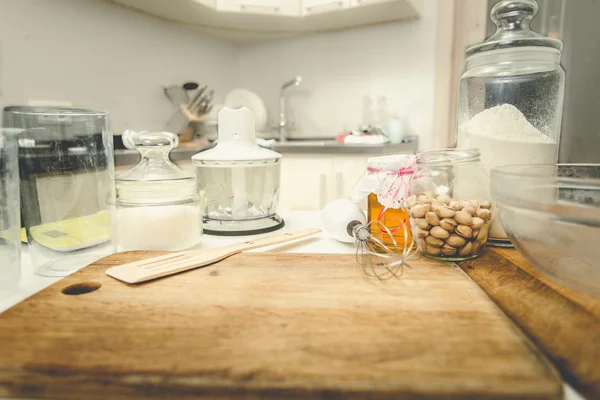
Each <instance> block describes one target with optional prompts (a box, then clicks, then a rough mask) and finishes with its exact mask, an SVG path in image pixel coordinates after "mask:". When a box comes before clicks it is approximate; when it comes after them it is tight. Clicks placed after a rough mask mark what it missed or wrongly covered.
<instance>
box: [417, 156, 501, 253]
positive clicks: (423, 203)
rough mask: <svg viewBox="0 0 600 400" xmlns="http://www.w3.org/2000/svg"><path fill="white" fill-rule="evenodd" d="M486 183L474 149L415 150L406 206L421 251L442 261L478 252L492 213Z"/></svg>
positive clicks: (481, 247)
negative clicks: (415, 160)
mask: <svg viewBox="0 0 600 400" xmlns="http://www.w3.org/2000/svg"><path fill="white" fill-rule="evenodd" d="M489 186H490V185H489V177H488V176H487V174H486V173H485V171H484V170H483V168H482V167H481V166H480V163H479V150H478V149H443V150H432V151H427V152H423V153H420V154H418V155H417V170H416V172H415V174H414V176H413V181H412V183H411V195H410V196H409V197H408V199H407V207H408V209H409V215H410V222H411V229H412V232H413V237H414V238H416V240H417V245H418V247H419V250H420V251H421V254H423V255H424V256H427V257H430V258H433V259H437V260H446V261H462V260H469V259H472V258H476V257H478V256H479V255H480V254H481V252H482V250H483V248H484V246H485V243H486V242H487V239H488V233H489V230H490V225H491V221H492V217H493V216H494V210H493V208H492V203H491V202H490V194H489Z"/></svg>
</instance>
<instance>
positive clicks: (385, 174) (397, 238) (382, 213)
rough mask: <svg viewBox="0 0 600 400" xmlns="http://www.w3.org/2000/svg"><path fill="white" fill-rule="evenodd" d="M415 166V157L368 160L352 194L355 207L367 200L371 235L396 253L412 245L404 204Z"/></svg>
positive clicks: (396, 155) (374, 158)
mask: <svg viewBox="0 0 600 400" xmlns="http://www.w3.org/2000/svg"><path fill="white" fill-rule="evenodd" d="M415 163H416V160H415V155H414V154H395V155H390V156H383V157H371V158H369V159H368V160H367V173H366V174H365V175H364V176H363V177H362V179H361V180H360V181H359V182H358V183H357V184H356V186H355V187H354V190H353V193H352V201H353V202H355V203H359V202H361V201H363V200H364V199H365V198H366V200H367V222H368V224H369V230H370V232H371V235H372V236H373V237H374V238H376V239H377V240H379V241H380V242H382V243H383V244H385V245H386V246H387V247H388V248H389V249H390V250H392V251H394V252H398V253H403V252H404V250H405V246H410V245H411V244H412V234H411V231H410V225H409V222H408V221H409V219H408V213H407V210H406V207H405V202H406V198H407V197H408V194H409V191H410V181H411V178H412V175H413V173H414V171H415Z"/></svg>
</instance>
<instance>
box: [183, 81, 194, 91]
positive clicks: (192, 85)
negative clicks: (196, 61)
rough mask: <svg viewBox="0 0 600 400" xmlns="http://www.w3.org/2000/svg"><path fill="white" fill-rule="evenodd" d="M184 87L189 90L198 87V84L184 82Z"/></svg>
mask: <svg viewBox="0 0 600 400" xmlns="http://www.w3.org/2000/svg"><path fill="white" fill-rule="evenodd" d="M183 88H184V89H185V90H187V91H190V90H196V89H198V84H197V83H196V82H186V83H184V84H183Z"/></svg>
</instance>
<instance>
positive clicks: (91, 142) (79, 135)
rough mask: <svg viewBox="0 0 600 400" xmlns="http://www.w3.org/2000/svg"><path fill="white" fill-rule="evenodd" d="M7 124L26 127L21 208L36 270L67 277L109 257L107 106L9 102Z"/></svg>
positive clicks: (110, 172) (110, 139) (21, 162)
mask: <svg viewBox="0 0 600 400" xmlns="http://www.w3.org/2000/svg"><path fill="white" fill-rule="evenodd" d="M3 124H4V126H5V127H10V128H16V129H20V130H21V132H20V133H19V139H18V144H19V175H20V187H21V211H22V218H23V223H24V225H25V228H26V232H27V242H28V244H29V254H30V256H31V260H32V263H33V266H34V270H35V272H36V273H38V274H40V275H45V276H65V275H69V274H70V273H72V272H74V271H76V270H78V269H79V268H82V267H84V266H86V265H87V264H89V263H91V262H93V261H95V260H97V259H98V258H101V257H102V256H104V255H107V254H110V252H111V246H110V233H111V231H110V224H111V222H110V198H111V195H112V179H113V176H114V166H113V147H112V143H113V135H112V132H111V129H110V120H109V114H108V111H105V110H90V109H76V108H56V107H48V108H38V107H6V108H5V109H4V120H3Z"/></svg>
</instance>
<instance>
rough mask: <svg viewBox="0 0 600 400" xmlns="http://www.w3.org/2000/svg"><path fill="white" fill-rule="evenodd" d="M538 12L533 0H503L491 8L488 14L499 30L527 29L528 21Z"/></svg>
mask: <svg viewBox="0 0 600 400" xmlns="http://www.w3.org/2000/svg"><path fill="white" fill-rule="evenodd" d="M537 12H538V5H537V2H536V1H535V0H503V1H501V2H499V3H498V4H496V5H495V6H494V7H493V8H492V12H491V13H490V16H491V18H492V21H494V23H495V24H496V26H497V27H498V30H497V31H496V33H498V32H499V31H528V30H529V22H530V21H531V20H532V19H533V17H534V16H535V14H537Z"/></svg>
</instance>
